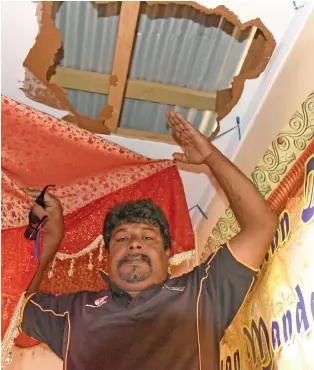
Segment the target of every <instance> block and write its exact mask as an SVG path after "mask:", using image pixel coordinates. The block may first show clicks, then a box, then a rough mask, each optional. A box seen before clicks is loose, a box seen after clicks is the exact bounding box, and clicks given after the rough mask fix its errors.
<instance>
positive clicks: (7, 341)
mask: <svg viewBox="0 0 314 370" xmlns="http://www.w3.org/2000/svg"><path fill="white" fill-rule="evenodd" d="M25 299H26V293H25V292H24V293H23V294H22V295H21V297H20V299H19V301H18V303H17V305H16V308H15V310H14V313H13V316H12V319H11V321H10V325H9V327H8V329H7V331H6V332H5V335H4V338H3V341H2V343H1V369H4V368H5V366H6V365H9V364H11V363H12V352H13V348H14V340H15V338H17V337H18V335H19V333H20V331H19V325H20V322H21V311H22V307H23V304H24V301H25Z"/></svg>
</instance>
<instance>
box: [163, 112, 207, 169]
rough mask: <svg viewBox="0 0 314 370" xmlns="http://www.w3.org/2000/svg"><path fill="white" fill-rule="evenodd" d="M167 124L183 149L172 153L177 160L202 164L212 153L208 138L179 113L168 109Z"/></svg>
mask: <svg viewBox="0 0 314 370" xmlns="http://www.w3.org/2000/svg"><path fill="white" fill-rule="evenodd" d="M167 117H168V124H169V126H170V128H171V129H172V131H173V133H174V136H175V139H176V140H177V142H178V144H179V145H180V146H181V148H182V149H183V151H184V154H182V153H174V154H173V158H174V159H175V160H177V161H179V162H184V163H190V164H203V163H205V159H206V158H207V157H208V156H209V155H210V154H211V153H212V151H213V146H212V144H211V143H210V142H209V141H208V139H207V138H206V137H205V136H204V135H203V134H201V133H200V132H199V131H198V130H197V129H196V128H194V127H193V126H192V125H191V123H190V122H188V121H186V120H185V119H184V118H183V117H182V116H181V114H179V113H175V112H171V111H168V112H167Z"/></svg>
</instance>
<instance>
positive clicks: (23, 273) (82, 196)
mask: <svg viewBox="0 0 314 370" xmlns="http://www.w3.org/2000/svg"><path fill="white" fill-rule="evenodd" d="M47 184H54V185H56V189H55V190H54V191H53V193H54V194H55V195H56V196H57V197H58V198H59V199H60V200H61V202H62V205H63V207H64V213H65V228H66V234H65V238H64V240H63V242H62V245H61V247H60V250H59V254H58V256H57V258H56V259H55V263H54V265H53V266H50V268H49V269H48V271H47V274H46V276H45V278H44V281H43V284H42V287H41V290H42V291H44V292H52V293H57V294H58V293H68V292H72V291H77V290H82V289H87V290H99V289H102V288H103V287H104V282H103V281H102V279H101V278H100V274H99V272H98V270H99V269H102V270H104V271H106V268H107V266H106V262H107V259H106V253H105V250H104V248H103V245H102V239H101V233H102V227H103V220H104V218H105V215H106V213H107V212H108V210H109V209H111V208H112V207H113V206H114V205H116V204H118V203H121V202H126V201H130V200H135V199H143V198H150V199H152V200H153V201H154V202H156V203H157V204H158V205H159V206H160V207H161V208H162V209H163V211H164V212H165V214H166V216H167V218H168V221H169V224H170V232H171V236H172V240H173V248H172V255H175V254H178V253H182V252H185V251H188V250H191V249H194V236H193V230H192V226H191V221H190V217H189V213H188V209H187V204H186V200H185V195H184V190H183V186H182V182H181V178H180V175H179V173H178V170H177V168H176V167H175V166H174V164H173V162H172V161H160V160H159V161H156V160H151V159H148V158H145V157H143V156H141V155H139V154H137V153H134V152H132V151H130V150H128V149H125V148H123V147H120V146H119V145H116V144H114V143H112V142H110V141H108V140H105V139H103V138H100V137H98V136H96V135H93V134H91V133H89V132H88V131H85V130H82V129H80V128H78V127H76V126H74V125H72V124H70V123H67V122H65V121H62V120H58V119H56V118H54V117H51V116H49V115H47V114H45V113H42V112H39V111H36V110H35V109H33V108H30V107H27V106H24V105H22V104H20V103H17V102H15V101H13V100H11V99H9V98H6V97H2V259H1V263H2V336H3V334H4V332H5V330H6V329H7V327H8V325H9V322H10V319H11V317H12V313H13V311H14V309H15V306H16V303H17V301H18V299H19V297H20V296H21V294H22V292H23V291H24V290H25V289H26V288H27V286H28V284H29V282H30V281H31V279H32V276H33V274H34V272H35V270H36V267H37V260H35V258H34V248H35V245H34V242H31V241H27V240H26V239H25V238H24V236H23V234H24V230H25V226H26V224H27V222H28V212H29V209H30V206H31V204H32V200H31V199H30V198H29V197H28V196H27V195H26V194H25V193H24V191H23V190H22V189H23V188H27V187H29V188H36V189H41V188H43V187H44V186H45V185H47ZM17 344H18V345H21V346H28V345H32V344H34V342H33V341H31V340H30V339H29V338H27V337H26V336H22V335H20V337H19V338H18V340H17Z"/></svg>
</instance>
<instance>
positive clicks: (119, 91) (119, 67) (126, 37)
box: [99, 1, 141, 132]
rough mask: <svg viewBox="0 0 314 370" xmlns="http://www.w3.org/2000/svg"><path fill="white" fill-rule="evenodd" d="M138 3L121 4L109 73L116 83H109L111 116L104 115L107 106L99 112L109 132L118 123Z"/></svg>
mask: <svg viewBox="0 0 314 370" xmlns="http://www.w3.org/2000/svg"><path fill="white" fill-rule="evenodd" d="M140 4H141V2H140V1H129V2H126V1H124V2H122V6H121V14H120V21H119V29H118V37H117V42H116V49H115V54H114V59H113V66H112V73H111V75H112V76H115V82H116V83H115V84H110V85H109V95H108V106H109V107H112V115H111V117H108V116H107V115H106V114H107V111H108V108H107V107H104V108H103V109H102V110H101V111H100V113H99V119H101V120H105V124H106V126H107V127H109V129H110V130H111V132H116V130H117V127H118V123H119V118H120V113H121V108H122V103H123V98H124V92H125V89H126V82H127V76H128V71H129V67H130V62H131V57H132V50H133V43H134V39H135V33H136V26H137V19H138V15H139V11H140Z"/></svg>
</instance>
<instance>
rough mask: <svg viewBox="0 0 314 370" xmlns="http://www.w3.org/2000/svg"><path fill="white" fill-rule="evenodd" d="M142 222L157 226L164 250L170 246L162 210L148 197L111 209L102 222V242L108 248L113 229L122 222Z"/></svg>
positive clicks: (165, 219)
mask: <svg viewBox="0 0 314 370" xmlns="http://www.w3.org/2000/svg"><path fill="white" fill-rule="evenodd" d="M129 223H144V224H148V225H153V226H156V227H158V228H159V231H160V234H161V236H162V239H163V242H164V248H165V250H167V249H170V248H171V237H170V232H169V224H168V221H167V218H166V216H165V214H164V213H163V211H162V210H161V209H160V208H159V207H158V206H157V205H156V204H155V203H154V202H153V201H152V200H150V199H142V200H136V201H133V202H128V203H123V204H119V205H118V206H116V207H115V208H113V209H111V210H110V211H109V213H108V214H107V216H106V219H105V222H104V230H103V234H104V243H105V248H106V249H107V250H109V243H110V239H111V236H112V232H113V230H114V229H115V228H116V227H118V226H120V225H123V224H129Z"/></svg>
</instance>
